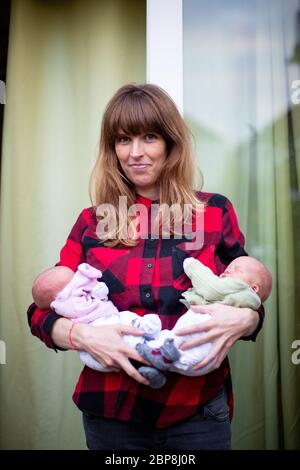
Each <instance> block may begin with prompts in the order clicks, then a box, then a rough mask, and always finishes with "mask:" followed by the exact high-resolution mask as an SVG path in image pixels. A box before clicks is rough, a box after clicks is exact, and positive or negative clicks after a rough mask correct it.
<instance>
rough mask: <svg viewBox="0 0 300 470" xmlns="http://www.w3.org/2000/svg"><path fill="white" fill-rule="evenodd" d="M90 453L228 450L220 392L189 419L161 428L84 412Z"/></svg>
mask: <svg viewBox="0 0 300 470" xmlns="http://www.w3.org/2000/svg"><path fill="white" fill-rule="evenodd" d="M83 424H84V430H85V435H86V441H87V447H88V448H89V449H90V450H115V451H116V450H204V449H206V450H230V447H231V443H230V440H231V431H230V422H229V408H228V404H227V397H226V393H225V390H224V389H223V390H222V391H221V392H220V393H219V394H218V395H217V396H216V397H215V398H214V399H213V400H210V401H209V402H207V403H206V404H205V405H203V406H202V407H201V410H200V411H199V412H198V413H197V414H195V415H194V416H192V417H191V418H189V419H186V420H184V421H181V422H180V423H178V424H175V425H173V426H170V427H168V428H163V429H152V428H147V427H145V426H143V425H142V424H138V423H133V422H127V421H120V420H116V419H107V418H99V417H96V416H93V415H90V414H88V413H83Z"/></svg>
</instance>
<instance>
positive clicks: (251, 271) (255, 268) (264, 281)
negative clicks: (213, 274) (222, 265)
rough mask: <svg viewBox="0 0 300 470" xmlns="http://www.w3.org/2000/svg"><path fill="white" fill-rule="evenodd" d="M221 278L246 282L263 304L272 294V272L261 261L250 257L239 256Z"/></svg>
mask: <svg viewBox="0 0 300 470" xmlns="http://www.w3.org/2000/svg"><path fill="white" fill-rule="evenodd" d="M220 277H234V278H237V279H240V280H241V281H244V282H245V283H246V284H248V286H250V287H251V288H252V289H253V290H254V292H256V294H257V295H258V296H259V298H260V299H261V301H262V303H263V302H264V301H265V300H267V298H268V297H269V295H270V293H271V289H272V276H271V273H270V271H269V270H268V269H267V268H266V267H265V266H264V265H263V264H262V263H261V262H260V261H258V260H257V259H255V258H251V257H250V256H239V257H238V258H236V259H234V260H233V261H232V262H231V263H230V264H229V265H228V266H227V268H226V269H225V271H224V272H223V274H221V276H220Z"/></svg>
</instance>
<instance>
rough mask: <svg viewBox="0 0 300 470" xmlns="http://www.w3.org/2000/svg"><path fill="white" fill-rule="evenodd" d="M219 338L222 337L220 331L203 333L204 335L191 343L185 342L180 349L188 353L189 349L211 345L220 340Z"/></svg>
mask: <svg viewBox="0 0 300 470" xmlns="http://www.w3.org/2000/svg"><path fill="white" fill-rule="evenodd" d="M218 336H220V332H219V331H218V330H214V331H210V332H209V333H203V334H202V335H199V336H197V337H195V338H194V339H192V340H190V341H184V342H183V343H182V344H181V345H180V346H179V349H181V350H182V351H186V350H187V349H191V348H195V347H196V346H200V345H201V344H205V343H210V342H212V341H214V340H215V339H216V338H218Z"/></svg>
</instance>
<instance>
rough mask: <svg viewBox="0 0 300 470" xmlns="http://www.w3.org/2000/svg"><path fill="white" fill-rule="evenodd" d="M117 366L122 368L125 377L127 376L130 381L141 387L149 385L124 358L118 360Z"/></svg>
mask: <svg viewBox="0 0 300 470" xmlns="http://www.w3.org/2000/svg"><path fill="white" fill-rule="evenodd" d="M118 362H119V364H120V366H121V367H122V369H123V370H124V371H125V372H126V374H127V375H129V376H130V377H131V378H132V379H134V380H136V381H137V382H139V383H140V384H142V385H149V381H148V380H147V379H145V377H143V376H142V375H141V374H140V373H139V372H138V370H137V369H135V368H134V367H133V365H132V364H130V362H129V361H128V359H126V358H125V357H124V356H122V357H121V358H120V359H119V361H118Z"/></svg>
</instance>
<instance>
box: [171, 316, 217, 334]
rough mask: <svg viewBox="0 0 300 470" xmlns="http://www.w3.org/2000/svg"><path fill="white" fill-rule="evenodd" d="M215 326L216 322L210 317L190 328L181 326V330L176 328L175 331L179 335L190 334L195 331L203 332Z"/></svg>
mask: <svg viewBox="0 0 300 470" xmlns="http://www.w3.org/2000/svg"><path fill="white" fill-rule="evenodd" d="M214 326H215V322H213V321H212V320H211V319H209V320H205V321H203V322H201V323H197V324H196V325H193V326H190V327H188V328H180V329H179V330H176V331H175V333H176V335H177V336H184V335H190V334H193V333H203V332H205V331H208V330H210V329H212V328H213V327H214Z"/></svg>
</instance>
